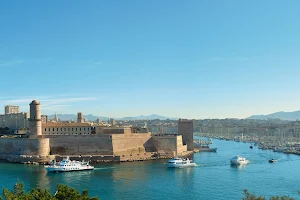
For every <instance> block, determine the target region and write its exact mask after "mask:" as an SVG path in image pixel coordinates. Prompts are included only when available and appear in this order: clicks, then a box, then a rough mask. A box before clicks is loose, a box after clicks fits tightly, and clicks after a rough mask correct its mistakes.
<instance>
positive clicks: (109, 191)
mask: <svg viewBox="0 0 300 200" xmlns="http://www.w3.org/2000/svg"><path fill="white" fill-rule="evenodd" d="M211 147H212V148H214V147H217V148H218V151H217V152H216V153H210V152H203V153H201V152H200V153H195V154H194V155H193V156H192V157H191V158H190V159H192V160H193V161H194V162H195V163H197V166H196V167H187V168H178V169H172V168H168V167H166V166H165V164H164V163H166V162H167V161H168V160H169V159H165V160H151V161H146V162H125V163H102V164H92V163H91V164H92V165H93V166H94V167H95V169H94V170H91V171H78V172H66V173H47V170H46V169H45V168H44V166H38V165H37V166H35V165H18V164H13V163H7V162H1V163H0V176H1V180H0V185H1V186H2V187H7V188H13V185H14V184H15V183H16V181H17V179H20V180H21V181H23V182H24V183H25V186H26V187H27V186H28V188H26V189H30V188H31V187H36V186H40V187H46V188H50V189H51V191H52V193H54V192H55V188H56V185H57V184H58V183H62V184H67V185H69V186H71V187H75V188H76V189H79V190H82V189H88V191H89V194H90V195H91V196H99V197H100V198H101V199H105V200H112V199H129V200H138V199H141V198H149V197H151V199H154V200H165V199H178V198H182V199H186V198H189V199H203V200H209V199H242V197H243V190H244V189H248V190H249V191H250V192H255V194H259V195H263V196H266V197H270V196H272V195H290V197H294V198H296V199H299V197H300V196H299V195H298V193H297V191H298V190H299V179H298V174H299V165H300V157H299V156H296V155H292V154H283V153H278V152H273V151H272V150H262V149H258V146H253V149H250V148H249V143H243V142H235V141H230V140H229V141H226V140H218V139H213V144H212V145H211ZM233 155H242V156H243V157H245V158H247V159H248V160H250V161H251V164H249V165H243V166H233V165H231V164H230V162H229V160H230V159H231V158H232V157H233ZM269 159H276V160H278V162H276V164H275V163H269V162H268V160H269ZM274 188H276V190H274Z"/></svg>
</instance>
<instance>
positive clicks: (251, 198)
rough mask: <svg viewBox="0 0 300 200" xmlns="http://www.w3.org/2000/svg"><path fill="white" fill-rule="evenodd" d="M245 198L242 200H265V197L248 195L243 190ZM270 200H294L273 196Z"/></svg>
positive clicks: (292, 199)
mask: <svg viewBox="0 0 300 200" xmlns="http://www.w3.org/2000/svg"><path fill="white" fill-rule="evenodd" d="M244 195H245V197H244V198H243V200H266V198H265V197H262V196H258V197H257V196H255V194H253V193H250V192H249V191H248V190H244ZM270 200H295V199H294V198H291V197H289V196H275V197H271V198H270Z"/></svg>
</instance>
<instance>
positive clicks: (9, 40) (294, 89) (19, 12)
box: [0, 0, 300, 119]
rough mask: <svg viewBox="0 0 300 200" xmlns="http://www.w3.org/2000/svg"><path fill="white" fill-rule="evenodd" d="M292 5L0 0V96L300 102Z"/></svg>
mask: <svg viewBox="0 0 300 200" xmlns="http://www.w3.org/2000/svg"><path fill="white" fill-rule="evenodd" d="M299 10H300V1H298V0H289V1H281V0H280V1H279V0H264V1H261V0H252V1H241V0H228V1H221V0H201V1H200V0H187V1H181V0H151V1H147V0H126V1H124V0H114V1H104V0H89V1H84V0H78V1H71V0H51V1H32V0H27V1H23V0H12V1H8V0H4V1H0V79H1V85H0V91H1V95H0V106H1V105H3V107H4V105H7V104H13V105H20V106H21V110H22V111H24V112H28V110H29V105H28V104H29V103H30V102H31V101H32V100H33V99H37V100H39V101H40V102H41V105H42V113H43V114H53V113H55V112H56V113H60V114H76V113H77V112H83V113H84V114H93V115H96V116H106V117H126V116H138V115H150V114H159V115H164V116H168V117H181V118H194V119H207V118H245V117H249V116H251V115H254V114H269V113H273V112H277V111H295V110H300V92H299V91H300V80H299V78H300V66H299V64H300V26H299V19H300V12H299ZM3 112H4V109H3ZM3 112H0V113H3Z"/></svg>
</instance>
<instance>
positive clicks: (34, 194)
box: [0, 180, 99, 200]
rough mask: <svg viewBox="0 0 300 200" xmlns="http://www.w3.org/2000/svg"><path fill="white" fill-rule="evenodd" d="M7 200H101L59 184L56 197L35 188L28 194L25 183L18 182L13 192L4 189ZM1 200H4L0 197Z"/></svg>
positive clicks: (47, 191) (86, 192)
mask: <svg viewBox="0 0 300 200" xmlns="http://www.w3.org/2000/svg"><path fill="white" fill-rule="evenodd" d="M2 194H3V196H4V198H5V200H74V199H76V200H99V198H98V197H92V198H90V197H89V194H88V191H87V190H83V192H82V194H80V193H79V191H77V190H76V189H74V188H70V187H68V186H66V185H61V184H59V185H58V186H57V191H56V192H55V194H54V195H52V194H51V193H50V191H49V190H48V189H44V190H43V189H41V188H35V189H32V190H31V191H30V192H28V193H26V192H25V189H24V183H22V182H21V181H19V180H18V182H17V183H16V185H15V186H14V189H13V191H11V190H8V189H7V188H4V189H3V193H2ZM0 200H3V198H2V197H0Z"/></svg>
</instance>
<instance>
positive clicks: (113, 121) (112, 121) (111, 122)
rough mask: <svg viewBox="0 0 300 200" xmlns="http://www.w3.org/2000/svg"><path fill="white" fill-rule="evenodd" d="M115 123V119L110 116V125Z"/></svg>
mask: <svg viewBox="0 0 300 200" xmlns="http://www.w3.org/2000/svg"><path fill="white" fill-rule="evenodd" d="M116 124H117V122H116V120H115V119H113V118H111V119H110V125H112V126H115V125H116Z"/></svg>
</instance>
